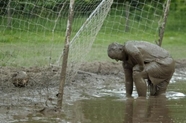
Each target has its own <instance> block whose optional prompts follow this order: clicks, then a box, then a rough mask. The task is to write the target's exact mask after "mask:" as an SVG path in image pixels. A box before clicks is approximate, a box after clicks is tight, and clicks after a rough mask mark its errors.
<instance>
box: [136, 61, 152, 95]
mask: <svg viewBox="0 0 186 123" xmlns="http://www.w3.org/2000/svg"><path fill="white" fill-rule="evenodd" d="M138 68H139V66H138V65H136V66H134V68H133V80H134V83H135V86H136V90H137V92H138V96H146V93H147V84H146V82H145V80H144V79H148V74H147V72H146V71H145V69H144V70H143V71H140V70H139V69H138Z"/></svg>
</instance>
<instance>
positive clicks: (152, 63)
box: [107, 41, 175, 97]
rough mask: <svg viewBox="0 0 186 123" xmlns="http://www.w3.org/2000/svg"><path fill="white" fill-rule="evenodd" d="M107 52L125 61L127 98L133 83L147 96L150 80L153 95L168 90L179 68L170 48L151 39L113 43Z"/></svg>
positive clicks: (140, 94) (116, 58)
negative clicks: (169, 50)
mask: <svg viewBox="0 0 186 123" xmlns="http://www.w3.org/2000/svg"><path fill="white" fill-rule="evenodd" d="M107 52H108V56H109V57H110V58H111V59H115V60H116V61H118V60H120V61H122V65H123V69H124V73H125V86H126V96H127V97H130V96H131V95H132V91H133V82H134V84H135V86H136V90H137V92H138V96H146V93H147V84H146V82H147V83H148V85H149V90H150V95H151V96H158V95H161V94H164V93H165V92H166V89H167V86H168V84H169V81H170V79H171V77H172V75H173V73H174V71H175V61H174V60H173V59H172V58H171V56H170V54H169V53H168V51H166V50H165V49H163V48H161V47H159V46H158V45H155V44H152V43H149V42H144V41H128V42H126V43H125V44H124V45H121V44H118V43H112V44H110V45H109V46H108V51H107Z"/></svg>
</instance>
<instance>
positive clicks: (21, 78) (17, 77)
mask: <svg viewBox="0 0 186 123" xmlns="http://www.w3.org/2000/svg"><path fill="white" fill-rule="evenodd" d="M28 81H29V77H28V75H27V73H26V72H25V71H19V72H16V73H15V74H13V76H12V83H13V84H14V86H15V87H25V86H27V84H28Z"/></svg>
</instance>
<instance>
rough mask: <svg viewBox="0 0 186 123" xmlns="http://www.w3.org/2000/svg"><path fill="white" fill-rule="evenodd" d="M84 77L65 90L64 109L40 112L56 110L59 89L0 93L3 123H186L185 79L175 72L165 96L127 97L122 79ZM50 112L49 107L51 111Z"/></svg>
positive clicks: (0, 118)
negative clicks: (44, 109) (54, 108)
mask: <svg viewBox="0 0 186 123" xmlns="http://www.w3.org/2000/svg"><path fill="white" fill-rule="evenodd" d="M93 79H94V78H91V79H90V78H84V81H77V82H76V83H73V84H72V85H70V86H69V85H68V86H66V87H65V95H64V101H63V108H62V111H61V113H60V112H58V111H57V110H46V111H43V112H40V111H41V110H42V109H43V108H44V107H47V108H48V107H55V106H56V103H57V97H56V94H57V92H58V87H57V86H52V87H43V88H19V89H13V90H11V91H9V92H7V93H5V92H3V91H0V98H1V100H0V122H5V123H6V122H11V123H52V122H57V123H100V122H101V123H136V122H138V123H144V122H153V123H160V122H162V123H173V122H174V123H184V122H185V121H186V117H185V111H186V106H185V103H186V95H185V94H186V92H185V89H184V87H186V76H185V73H184V72H180V71H179V72H176V73H175V74H174V76H173V78H172V80H171V83H170V87H169V88H168V90H167V93H166V95H165V97H163V98H154V97H147V98H144V99H141V98H138V95H137V92H136V90H135V88H134V92H133V95H132V96H133V97H134V98H131V99H127V98H126V97H125V87H124V83H123V81H121V79H120V78H117V77H115V78H114V79H116V81H113V80H114V79H110V78H109V76H96V78H95V80H96V81H93V82H91V80H93ZM49 109H50V108H49Z"/></svg>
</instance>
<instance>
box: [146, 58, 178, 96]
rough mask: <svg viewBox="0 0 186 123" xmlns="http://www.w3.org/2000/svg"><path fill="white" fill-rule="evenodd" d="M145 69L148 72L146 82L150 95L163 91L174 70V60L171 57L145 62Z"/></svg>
mask: <svg viewBox="0 0 186 123" xmlns="http://www.w3.org/2000/svg"><path fill="white" fill-rule="evenodd" d="M145 71H146V72H147V74H148V83H149V86H150V93H151V95H156V94H157V95H158V94H159V93H164V92H165V91H166V89H167V85H168V84H169V81H170V79H171V78H172V75H173V73H174V71H175V62H174V60H173V59H172V58H165V59H161V60H160V59H157V60H156V61H154V62H151V63H147V64H146V66H145Z"/></svg>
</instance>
